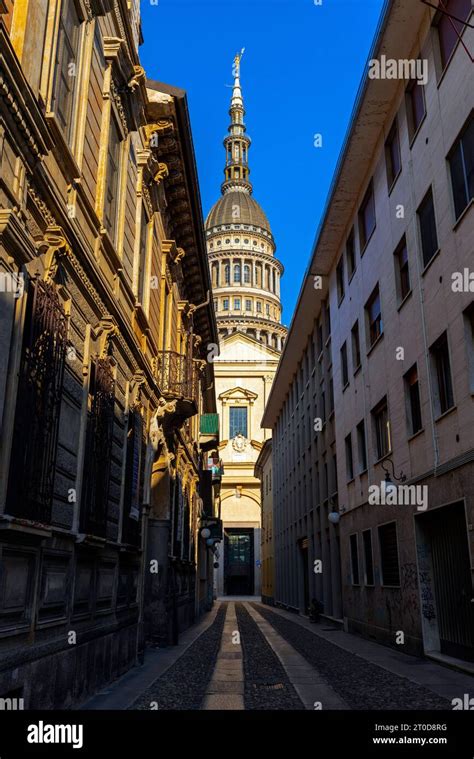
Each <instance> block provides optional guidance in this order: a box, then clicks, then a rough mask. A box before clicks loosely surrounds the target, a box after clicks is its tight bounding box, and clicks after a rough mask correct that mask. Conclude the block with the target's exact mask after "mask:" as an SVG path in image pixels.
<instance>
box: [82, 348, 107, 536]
mask: <svg viewBox="0 0 474 759" xmlns="http://www.w3.org/2000/svg"><path fill="white" fill-rule="evenodd" d="M89 404H90V408H89V412H88V417H87V433H86V455H85V461H84V485H83V494H82V508H81V532H85V533H87V534H90V535H96V536H99V537H105V534H106V528H107V511H108V501H109V483H110V461H111V458H112V443H113V429H114V404H115V379H114V375H113V369H112V364H111V360H110V358H109V357H107V358H101V359H96V360H95V361H93V362H92V366H91V380H90V389H89Z"/></svg>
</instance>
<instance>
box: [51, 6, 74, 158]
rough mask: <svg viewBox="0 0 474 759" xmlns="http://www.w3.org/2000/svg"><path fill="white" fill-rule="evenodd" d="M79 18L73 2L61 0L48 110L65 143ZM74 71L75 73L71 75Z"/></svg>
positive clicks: (71, 107)
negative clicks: (56, 123)
mask: <svg viewBox="0 0 474 759" xmlns="http://www.w3.org/2000/svg"><path fill="white" fill-rule="evenodd" d="M80 29H81V21H80V19H79V16H78V14H77V10H76V4H75V3H74V2H71V0H69V1H68V0H64V1H63V2H62V4H61V17H60V19H59V33H58V41H57V49H56V61H55V72H54V85H53V96H52V101H51V110H52V111H53V112H54V113H55V115H56V117H57V120H58V124H59V126H60V128H61V130H62V132H63V134H64V137H65V139H66V140H67V142H68V143H70V141H71V136H72V124H73V112H74V101H75V93H76V87H77V81H78V79H79V76H78V73H79V72H78V58H79V44H80ZM73 73H74V75H72V74H73Z"/></svg>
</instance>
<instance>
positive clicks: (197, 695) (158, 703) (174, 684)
mask: <svg viewBox="0 0 474 759" xmlns="http://www.w3.org/2000/svg"><path fill="white" fill-rule="evenodd" d="M225 616H226V607H225V605H224V604H221V605H220V607H219V609H218V611H217V614H216V618H215V621H214V622H213V623H212V624H211V625H210V626H209V627H208V628H207V630H206V631H205V632H203V633H202V635H200V636H199V637H198V638H197V640H195V642H194V643H192V645H190V646H189V647H188V648H187V650H186V651H185V652H184V653H183V654H182V656H180V658H179V659H178V660H177V661H176V662H175V663H174V664H173V665H172V666H171V667H169V669H167V671H166V672H165V673H164V674H163V675H162V676H161V677H159V678H158V679H157V680H156V681H155V682H154V683H153V685H151V686H150V687H149V688H147V690H145V691H144V692H143V693H142V694H141V696H140V697H139V698H138V699H137V700H136V701H135V702H134V704H133V705H132V706H131V707H130V708H131V709H140V710H150V709H159V710H163V711H166V710H186V709H200V708H201V705H202V702H203V700H204V697H205V695H206V691H207V686H208V683H209V681H210V679H211V677H212V673H213V670H214V664H215V661H216V658H217V654H218V651H219V647H220V642H221V637H222V630H223V628H224V620H225Z"/></svg>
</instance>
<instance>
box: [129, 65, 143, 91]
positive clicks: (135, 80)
mask: <svg viewBox="0 0 474 759" xmlns="http://www.w3.org/2000/svg"><path fill="white" fill-rule="evenodd" d="M133 70H134V74H133V76H132V77H131V79H129V80H128V82H127V88H128V89H129V90H130V92H135V90H136V89H137V87H138V86H139V84H140V81H141V80H142V79H144V78H145V69H144V68H143V66H134V67H133Z"/></svg>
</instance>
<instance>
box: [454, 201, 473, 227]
mask: <svg viewBox="0 0 474 759" xmlns="http://www.w3.org/2000/svg"><path fill="white" fill-rule="evenodd" d="M473 206H474V198H471V200H470V201H469V203H468V204H467V206H466V208H465V209H464V211H462V212H461V215H460V216H458V218H457V219H456V221H455V223H454V225H453V232H457V231H458V227H460V226H461V224H462V222H463V221H464V219H465V218H466V216H467V214H468V213H469V211H470V210H471V208H472V207H473Z"/></svg>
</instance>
